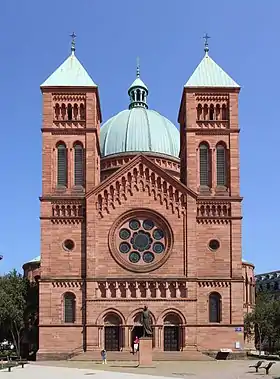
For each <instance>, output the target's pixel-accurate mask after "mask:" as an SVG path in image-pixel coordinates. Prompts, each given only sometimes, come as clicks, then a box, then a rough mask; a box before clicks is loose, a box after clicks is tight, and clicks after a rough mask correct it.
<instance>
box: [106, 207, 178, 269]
mask: <svg viewBox="0 0 280 379" xmlns="http://www.w3.org/2000/svg"><path fill="white" fill-rule="evenodd" d="M109 244H110V250H111V253H112V254H113V256H114V258H115V259H116V260H117V261H118V263H119V264H121V265H122V266H123V267H125V268H126V269H130V270H131V271H138V272H148V271H151V270H154V269H155V268H156V267H159V266H160V265H162V264H163V263H164V262H165V261H166V260H167V258H168V256H169V254H170V252H171V244H172V232H171V229H170V227H169V225H168V223H167V222H166V220H164V219H163V218H162V217H161V215H159V214H154V212H152V211H149V210H145V211H144V210H143V211H142V210H139V211H138V212H137V211H135V210H134V211H131V212H128V213H127V215H125V216H124V217H122V218H121V220H120V221H119V222H118V221H117V222H116V223H115V224H114V226H113V227H112V229H111V231H110V234H109Z"/></svg>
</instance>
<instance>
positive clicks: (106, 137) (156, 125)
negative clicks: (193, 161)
mask: <svg viewBox="0 0 280 379" xmlns="http://www.w3.org/2000/svg"><path fill="white" fill-rule="evenodd" d="M100 147H101V154H102V156H103V157H104V156H107V155H111V154H118V153H125V152H156V153H161V154H164V155H171V156H174V157H178V156H179V151H180V134H179V131H178V129H177V128H176V126H175V125H173V124H172V122H171V121H169V120H168V119H167V118H165V117H164V116H162V115H161V114H159V113H158V112H156V111H153V110H149V109H146V108H144V107H133V108H131V109H129V110H128V109H127V110H124V111H122V112H120V113H118V114H117V115H115V116H114V117H112V118H110V119H109V120H108V121H107V122H105V124H104V125H103V126H102V127H101V131H100Z"/></svg>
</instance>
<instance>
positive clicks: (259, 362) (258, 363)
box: [249, 361, 264, 372]
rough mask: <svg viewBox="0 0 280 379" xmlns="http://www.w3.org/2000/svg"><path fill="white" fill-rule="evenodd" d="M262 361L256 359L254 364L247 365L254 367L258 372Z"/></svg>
mask: <svg viewBox="0 0 280 379" xmlns="http://www.w3.org/2000/svg"><path fill="white" fill-rule="evenodd" d="M263 362H264V361H258V362H257V363H256V364H254V365H251V366H249V368H254V369H256V372H259V368H260V367H261V365H262V364H263Z"/></svg>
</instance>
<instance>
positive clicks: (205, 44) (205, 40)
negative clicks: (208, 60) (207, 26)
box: [203, 33, 211, 53]
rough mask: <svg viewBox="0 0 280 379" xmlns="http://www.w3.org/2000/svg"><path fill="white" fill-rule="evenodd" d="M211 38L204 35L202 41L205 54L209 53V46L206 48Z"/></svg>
mask: <svg viewBox="0 0 280 379" xmlns="http://www.w3.org/2000/svg"><path fill="white" fill-rule="evenodd" d="M209 38H211V37H210V36H209V35H208V34H207V33H205V35H204V37H203V39H204V51H205V53H208V51H209V46H208V40H209Z"/></svg>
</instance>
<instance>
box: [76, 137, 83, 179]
mask: <svg viewBox="0 0 280 379" xmlns="http://www.w3.org/2000/svg"><path fill="white" fill-rule="evenodd" d="M74 185H75V186H83V185H84V148H83V145H82V144H81V143H76V144H75V145H74Z"/></svg>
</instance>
